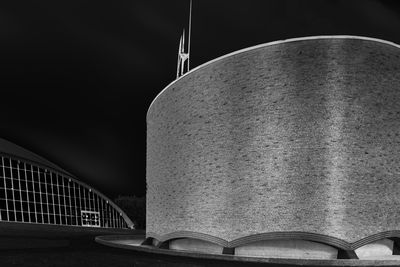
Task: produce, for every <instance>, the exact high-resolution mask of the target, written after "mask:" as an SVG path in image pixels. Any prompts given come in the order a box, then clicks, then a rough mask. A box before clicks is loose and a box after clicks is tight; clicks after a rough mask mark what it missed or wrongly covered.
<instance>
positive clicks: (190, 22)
mask: <svg viewBox="0 0 400 267" xmlns="http://www.w3.org/2000/svg"><path fill="white" fill-rule="evenodd" d="M191 32H192V0H190V8H189V38H188V55H189V56H188V63H187V71H189V69H190V34H191Z"/></svg>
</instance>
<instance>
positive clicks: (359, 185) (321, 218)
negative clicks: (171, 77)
mask: <svg viewBox="0 0 400 267" xmlns="http://www.w3.org/2000/svg"><path fill="white" fill-rule="evenodd" d="M399 103H400V49H399V47H398V46H397V45H394V44H392V43H389V42H386V41H380V40H376V39H369V38H362V37H343V36H333V37H318V38H300V39H297V40H290V41H283V42H275V43H271V44H265V45H260V46H257V47H253V48H249V49H246V50H243V51H238V52H235V53H233V54H230V55H228V56H224V57H222V58H219V59H217V60H214V61H211V62H209V63H206V64H204V65H203V66H200V67H199V68H196V69H195V70H193V71H191V72H190V73H188V74H187V75H185V76H183V77H181V78H180V79H178V80H176V81H174V82H173V83H171V84H170V85H169V86H167V87H166V88H165V90H164V91H163V92H162V93H161V94H160V95H159V96H158V97H157V98H156V99H155V100H154V102H153V103H152V105H151V107H150V108H149V111H148V115H147V127H148V128H147V227H146V231H147V237H153V238H156V239H158V240H160V241H165V240H169V239H173V238H178V237H191V238H199V239H203V240H208V241H211V242H214V243H217V244H220V245H222V246H228V247H234V246H238V245H241V244H246V243H249V242H253V241H256V240H264V239H276V238H278V239H279V238H297V239H307V240H314V241H320V242H323V243H328V244H333V245H336V246H338V247H343V248H346V247H349V246H350V245H351V244H352V245H353V247H354V246H355V247H357V246H361V245H362V244H365V243H366V242H371V241H373V240H377V239H379V238H383V237H387V236H393V235H398V234H399V232H398V231H397V230H400V213H398V212H397V209H398V203H399V201H400V194H399V192H400V175H399V173H400V157H399V155H400V154H399V152H400V105H399ZM365 238H367V239H365Z"/></svg>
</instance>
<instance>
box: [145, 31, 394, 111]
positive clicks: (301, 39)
mask: <svg viewBox="0 0 400 267" xmlns="http://www.w3.org/2000/svg"><path fill="white" fill-rule="evenodd" d="M318 39H358V40H365V41H372V42H378V43H382V44H387V45H391V46H394V47H397V48H400V45H399V44H396V43H393V42H390V41H386V40H382V39H378V38H372V37H365V36H356V35H320V36H307V37H298V38H290V39H285V40H279V41H273V42H268V43H263V44H259V45H255V46H250V47H247V48H244V49H240V50H237V51H234V52H232V53H228V54H226V55H223V56H220V57H217V58H215V59H212V60H210V61H208V62H206V63H204V64H201V65H199V66H197V67H195V68H193V69H191V70H190V71H188V72H186V73H185V74H184V75H182V76H181V77H179V78H178V79H176V80H174V81H172V82H171V83H170V84H168V85H167V86H166V87H165V88H164V89H163V90H161V92H160V93H159V94H158V95H157V96H156V97H155V98H154V99H153V101H152V102H151V103H150V106H149V108H148V110H147V114H149V110H150V109H151V107H152V106H153V103H154V102H156V100H157V99H158V98H159V97H160V96H161V95H162V94H163V93H164V92H165V91H166V90H167V89H168V88H170V87H171V86H172V85H174V84H175V83H176V82H177V81H179V80H180V79H182V78H183V77H186V76H187V75H190V74H191V73H193V72H195V71H197V70H199V69H201V68H203V67H206V66H208V65H210V64H212V63H215V62H217V61H220V60H223V59H225V58H227V57H230V56H234V55H237V54H240V53H244V52H247V51H250V50H254V49H258V48H262V47H266V46H272V45H277V44H283V43H290V42H298V41H307V40H318Z"/></svg>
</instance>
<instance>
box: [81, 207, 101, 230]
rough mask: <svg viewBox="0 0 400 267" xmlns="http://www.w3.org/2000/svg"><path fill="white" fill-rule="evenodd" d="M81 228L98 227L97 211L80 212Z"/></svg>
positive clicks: (98, 215)
mask: <svg viewBox="0 0 400 267" xmlns="http://www.w3.org/2000/svg"><path fill="white" fill-rule="evenodd" d="M81 217H82V226H86V227H100V213H99V212H97V211H87V210H82V211H81Z"/></svg>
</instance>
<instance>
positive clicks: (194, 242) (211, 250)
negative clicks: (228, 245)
mask: <svg viewBox="0 0 400 267" xmlns="http://www.w3.org/2000/svg"><path fill="white" fill-rule="evenodd" d="M169 249H171V250H184V251H194V252H200V253H207V254H222V251H223V247H222V246H219V245H217V244H214V243H211V242H207V241H203V240H200V239H193V238H181V239H175V240H171V241H169Z"/></svg>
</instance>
